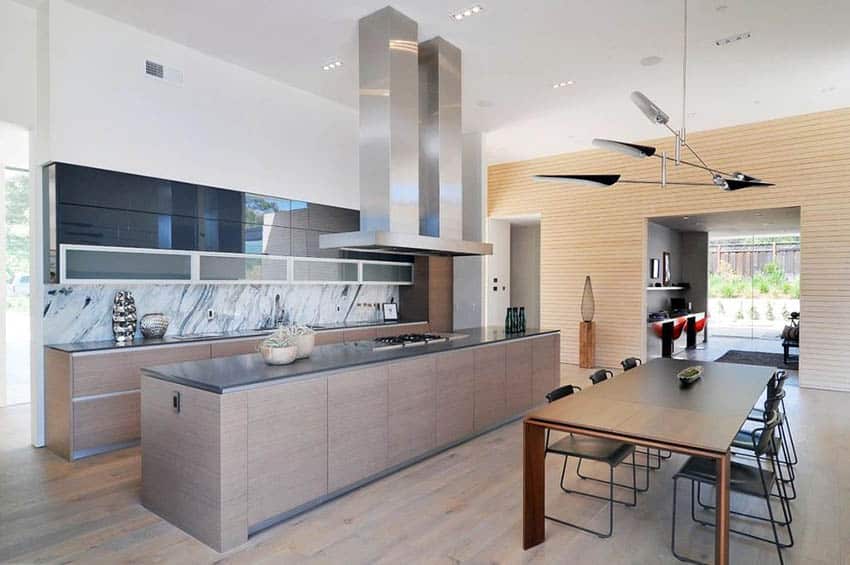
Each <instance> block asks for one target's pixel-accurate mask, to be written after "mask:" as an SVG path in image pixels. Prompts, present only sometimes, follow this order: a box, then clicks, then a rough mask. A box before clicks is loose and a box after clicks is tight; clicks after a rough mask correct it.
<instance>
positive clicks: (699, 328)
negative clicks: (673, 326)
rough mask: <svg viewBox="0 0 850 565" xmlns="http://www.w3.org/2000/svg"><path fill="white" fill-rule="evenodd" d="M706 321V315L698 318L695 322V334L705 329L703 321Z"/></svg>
mask: <svg viewBox="0 0 850 565" xmlns="http://www.w3.org/2000/svg"><path fill="white" fill-rule="evenodd" d="M707 319H708V314H706V315H705V316H703V317H702V318H699V319H698V320H697V321H696V330H697V333H699V332H701V331H703V330H704V329H705V321H706V320H707Z"/></svg>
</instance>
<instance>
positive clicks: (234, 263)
mask: <svg viewBox="0 0 850 565" xmlns="http://www.w3.org/2000/svg"><path fill="white" fill-rule="evenodd" d="M200 259H201V261H200V262H201V272H200V278H201V280H204V281H238V280H242V281H285V280H286V261H285V260H281V259H274V258H271V257H239V256H234V257H225V256H220V255H201V258H200Z"/></svg>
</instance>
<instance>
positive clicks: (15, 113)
mask: <svg viewBox="0 0 850 565" xmlns="http://www.w3.org/2000/svg"><path fill="white" fill-rule="evenodd" d="M35 29H36V13H35V10H34V9H32V8H29V7H27V6H23V5H21V4H18V3H17V2H12V1H11V0H0V85H2V87H0V122H9V123H13V124H17V125H19V126H24V127H26V128H32V127H33V126H34V125H35V76H36V64H35V60H36V59H35Z"/></svg>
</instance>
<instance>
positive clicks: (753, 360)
mask: <svg viewBox="0 0 850 565" xmlns="http://www.w3.org/2000/svg"><path fill="white" fill-rule="evenodd" d="M652 221H653V222H658V223H660V224H662V225H663V226H665V227H666V228H667V229H670V230H677V231H679V232H682V233H692V232H699V233H703V234H706V235H707V242H706V244H707V253H706V255H705V258H704V259H703V260H704V261H705V260H707V263H708V265H707V269H706V271H705V272H706V274H707V279H708V280H707V281H705V282H706V285H705V287H703V288H704V289H705V290H704V294H705V296H706V299H707V300H706V302H705V304H706V308H705V311H706V312H707V314H708V318H707V324H706V337H707V338H708V339H707V340H706V342H705V344H704V347H703V348H702V349H700V350H697V351H693V350H691V351H681V355H682V356H684V357H687V358H690V359H699V360H707V361H711V360H715V359H718V358H720V357H724V356H727V354H729V356H730V357H734V358H736V359H739V361H738V362H747V363H750V364H765V363H768V362H769V363H771V364H772V365H771V366H780V367H785V368H796V366H797V356H798V353H799V349H798V347H797V345H798V344H799V339H796V340H793V346H792V347H791V348H790V349H789V357H788V358H787V359H788V360H787V362H786V358H785V351H784V348H783V342H784V341H786V340H785V339H784V338H783V334H784V333H785V332H786V327H791V326H796V325H797V324H798V323H799V324H800V325H805V321H804V318H805V312H801V311H800V264H801V258H802V248H801V244H802V238H801V234H800V208H799V207H789V208H766V209H757V210H742V211H735V212H720V213H713V214H694V215H685V216H673V217H665V218H653V219H652ZM689 282H690V283H691V286H690V289H691V291H693V289H694V287H693V281H689ZM701 282H702V281H701ZM792 317H793V319H792ZM797 332H799V330H797ZM795 335H797V336H798V333H797V334H795ZM648 337H649V336H648ZM698 349H699V348H698ZM745 353H752V355H744V354H745ZM674 356H677V355H674Z"/></svg>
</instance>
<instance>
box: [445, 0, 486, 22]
mask: <svg viewBox="0 0 850 565" xmlns="http://www.w3.org/2000/svg"><path fill="white" fill-rule="evenodd" d="M483 11H484V8H483V7H482V6H481V5H480V4H476V5H474V6H470V7H469V8H464V9H463V10H458V11H457V12H454V13H452V14H449V17H450V18H451V19H453V20H454V21H456V22H459V21H461V20H463V19H464V18H468V17H469V16H475V15H478V14H480V13H481V12H483Z"/></svg>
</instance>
